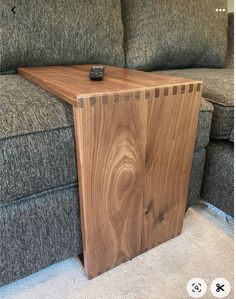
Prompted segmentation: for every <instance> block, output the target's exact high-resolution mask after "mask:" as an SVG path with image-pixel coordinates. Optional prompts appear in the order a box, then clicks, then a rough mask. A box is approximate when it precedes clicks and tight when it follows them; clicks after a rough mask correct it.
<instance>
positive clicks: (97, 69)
mask: <svg viewBox="0 0 236 299" xmlns="http://www.w3.org/2000/svg"><path fill="white" fill-rule="evenodd" d="M104 71H105V67H104V66H92V67H91V70H90V73H89V78H90V80H93V81H101V80H102V79H103V78H104Z"/></svg>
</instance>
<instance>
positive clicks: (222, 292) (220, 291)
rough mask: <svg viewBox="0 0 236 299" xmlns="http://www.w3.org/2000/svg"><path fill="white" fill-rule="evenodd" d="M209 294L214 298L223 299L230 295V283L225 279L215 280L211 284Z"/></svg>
mask: <svg viewBox="0 0 236 299" xmlns="http://www.w3.org/2000/svg"><path fill="white" fill-rule="evenodd" d="M211 293H212V295H213V296H215V297H216V298H225V297H227V296H228V295H229V293H230V283H229V282H228V280H227V279H224V278H216V279H214V280H213V281H212V283H211Z"/></svg>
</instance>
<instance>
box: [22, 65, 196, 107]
mask: <svg viewBox="0 0 236 299" xmlns="http://www.w3.org/2000/svg"><path fill="white" fill-rule="evenodd" d="M90 68H91V65H87V64H86V65H71V66H45V67H27V68H18V70H17V71H18V73H19V74H20V75H21V76H23V77H24V78H26V79H27V80H29V81H31V82H33V83H35V84H37V85H39V86H40V87H42V88H44V89H46V90H47V91H49V92H51V93H52V94H54V95H56V96H58V97H60V98H61V99H63V100H64V101H66V102H68V103H70V104H71V105H73V106H77V105H78V98H81V97H84V98H90V97H91V96H93V95H96V96H97V95H99V94H100V95H101V94H108V95H109V94H114V93H115V92H118V93H120V92H121V91H123V92H128V91H130V92H134V91H135V90H137V89H140V90H142V89H145V88H147V87H150V88H151V87H170V86H172V85H177V86H178V85H183V84H186V83H188V84H191V83H196V81H194V80H191V79H185V78H177V77H172V76H167V75H162V74H158V73H147V72H142V71H134V70H129V69H124V68H117V67H113V66H105V77H104V80H103V81H99V82H97V81H91V80H90V79H89V77H88V74H89V70H90Z"/></svg>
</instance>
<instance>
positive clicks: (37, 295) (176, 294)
mask: <svg viewBox="0 0 236 299" xmlns="http://www.w3.org/2000/svg"><path fill="white" fill-rule="evenodd" d="M194 277H199V278H202V279H204V280H205V282H206V283H207V286H208V290H207V293H206V295H205V296H204V297H203V298H214V297H213V295H212V294H211V292H210V287H209V286H210V283H211V281H212V280H214V279H215V278H218V277H223V278H226V279H227V280H228V281H229V282H230V284H231V287H232V288H233V220H232V218H230V217H227V215H225V214H224V213H222V212H220V211H219V210H218V209H216V208H213V207H209V206H207V205H206V204H204V203H202V204H200V205H199V206H196V207H195V208H191V209H189V210H188V212H187V214H186V216H185V222H184V228H183V233H182V234H181V235H180V236H178V237H177V238H175V239H172V240H170V241H168V242H166V243H164V244H162V245H160V246H158V247H156V248H154V249H152V250H150V251H148V252H146V253H144V254H142V255H140V256H138V257H136V258H134V259H133V260H131V261H129V262H126V263H125V264H123V265H121V266H119V267H117V268H115V269H113V270H110V271H108V272H107V273H105V274H103V275H101V276H99V277H97V278H95V279H93V280H90V281H89V280H87V278H86V277H85V275H84V272H83V268H82V266H81V264H80V262H79V260H78V259H77V258H71V259H68V260H65V261H63V262H60V263H58V264H56V265H53V266H51V267H48V268H46V269H44V270H42V271H40V272H38V273H36V274H33V275H31V276H29V277H27V278H25V279H22V280H20V281H17V282H15V283H12V284H9V285H7V286H5V287H2V288H0V299H85V298H86V299H87V298H88V299H90V298H91V299H182V298H191V297H190V296H189V295H188V294H187V291H186V284H187V282H188V281H189V280H190V279H191V278H194ZM227 298H233V289H231V292H230V294H229V295H228V296H227Z"/></svg>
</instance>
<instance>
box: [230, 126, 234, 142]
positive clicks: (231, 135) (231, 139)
mask: <svg viewBox="0 0 236 299" xmlns="http://www.w3.org/2000/svg"><path fill="white" fill-rule="evenodd" d="M229 140H230V141H231V142H234V129H233V130H232V131H231V133H230V136H229Z"/></svg>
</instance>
